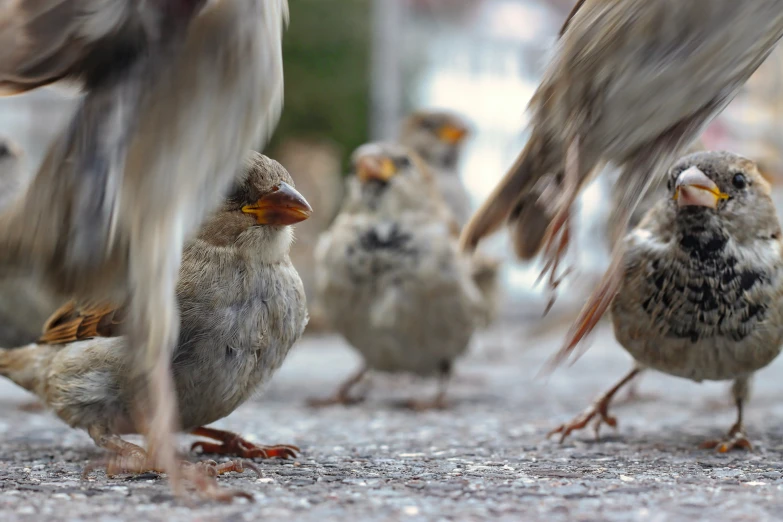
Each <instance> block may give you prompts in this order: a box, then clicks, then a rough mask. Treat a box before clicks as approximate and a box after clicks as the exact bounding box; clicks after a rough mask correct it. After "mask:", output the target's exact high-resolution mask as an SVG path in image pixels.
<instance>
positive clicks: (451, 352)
mask: <svg viewBox="0 0 783 522" xmlns="http://www.w3.org/2000/svg"><path fill="white" fill-rule="evenodd" d="M316 259H317V295H318V299H319V301H320V302H321V305H322V306H321V307H322V309H323V311H324V314H325V315H326V319H327V321H328V322H329V323H330V325H331V326H332V328H334V329H335V330H336V331H337V332H339V333H341V334H342V335H343V336H344V337H345V338H346V340H347V341H348V342H349V343H350V344H351V345H352V346H353V347H354V348H355V349H356V350H357V351H358V352H359V353H360V354H361V355H362V358H363V359H364V366H363V368H362V369H361V371H360V372H359V373H358V374H357V375H355V376H354V377H352V378H350V379H349V380H348V381H347V382H346V383H345V384H343V385H342V386H341V387H340V389H339V390H338V392H337V394H336V396H335V397H334V398H330V399H326V400H314V401H312V404H315V405H325V404H333V403H343V404H345V403H350V402H353V401H354V400H355V399H352V398H351V396H350V392H351V389H352V388H353V387H354V386H355V385H356V384H358V383H359V382H360V380H361V379H362V378H363V376H364V375H365V374H366V373H367V371H369V370H375V371H381V372H409V373H412V374H415V375H420V376H423V377H427V376H432V375H437V376H438V377H439V378H440V383H439V388H438V393H437V395H436V396H435V398H434V400H427V401H421V400H413V401H410V406H411V407H413V408H415V409H425V408H431V407H435V408H442V407H444V406H445V392H446V385H447V382H448V378H449V377H450V375H451V372H452V364H453V362H454V360H455V359H456V358H457V357H459V356H461V355H462V354H463V353H465V351H466V350H467V348H468V343H469V342H470V339H471V336H472V335H473V332H474V330H475V329H476V327H477V326H478V325H480V324H482V322H483V321H484V320H485V318H484V314H485V313H486V303H485V297H484V296H483V295H482V293H481V291H480V289H479V287H478V286H477V284H476V281H475V280H474V279H473V277H472V273H471V264H470V259H469V258H468V257H467V256H461V255H460V254H459V252H458V251H457V226H456V223H454V222H453V220H452V219H451V216H450V214H449V212H448V211H447V210H446V207H445V205H444V203H443V202H442V200H441V199H440V197H439V195H438V193H437V189H436V187H435V181H434V179H433V178H432V175H431V174H430V173H429V171H428V170H427V167H426V165H425V164H424V163H423V162H422V160H421V159H420V158H418V157H417V156H416V155H415V154H414V153H413V152H412V151H410V150H409V149H407V148H405V147H403V146H400V145H396V144H386V143H371V144H367V145H363V146H361V147H359V148H358V149H357V150H356V151H355V152H354V154H353V173H352V175H351V177H350V178H349V180H348V194H347V198H346V201H345V204H344V207H343V210H342V211H341V213H340V214H339V215H338V216H337V219H336V220H335V221H334V223H333V224H332V227H331V228H330V229H329V230H328V231H327V232H325V233H324V234H323V235H322V236H321V239H320V240H319V243H318V247H317V249H316Z"/></svg>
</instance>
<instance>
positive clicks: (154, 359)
mask: <svg viewBox="0 0 783 522" xmlns="http://www.w3.org/2000/svg"><path fill="white" fill-rule="evenodd" d="M156 210H158V211H159V212H156ZM167 210H168V211H170V212H172V213H171V214H168V215H166V214H163V215H161V214H160V212H166V211H167ZM176 210H177V209H171V208H169V209H147V212H143V213H142V212H137V213H135V214H134V216H133V222H132V227H131V248H130V252H131V255H132V259H131V264H130V275H131V284H132V288H133V295H132V298H131V313H130V316H129V319H130V323H131V328H130V330H129V339H130V345H131V350H130V356H131V357H133V358H134V359H133V360H132V361H131V362H132V365H131V367H130V368H131V370H132V371H133V372H134V373H133V374H132V376H131V377H132V378H133V382H134V383H135V384H136V385H137V395H136V396H135V397H134V400H135V404H134V408H135V409H134V412H135V413H137V419H136V425H137V426H139V427H140V428H141V432H142V433H143V434H144V435H145V437H146V439H147V450H148V451H149V453H150V455H151V456H152V457H153V458H154V459H155V462H156V464H157V465H158V466H160V467H161V468H162V469H164V470H166V473H167V475H168V477H169V481H170V482H171V486H172V489H173V490H174V492H175V494H179V493H182V490H181V488H180V487H179V482H180V481H179V479H180V467H179V466H177V460H176V458H175V443H176V440H175V436H174V434H175V432H176V429H177V428H178V426H177V419H178V410H177V397H176V395H175V393H174V382H173V377H172V372H171V361H172V355H171V354H172V351H173V348H174V346H175V344H176V342H177V337H178V335H179V310H178V307H177V297H176V283H177V279H178V277H179V267H180V262H181V258H182V245H183V244H184V239H185V238H184V234H185V227H184V224H183V223H182V220H183V219H184V216H178V215H177V211H176Z"/></svg>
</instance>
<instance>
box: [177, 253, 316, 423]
mask: <svg viewBox="0 0 783 522" xmlns="http://www.w3.org/2000/svg"><path fill="white" fill-rule="evenodd" d="M287 272H291V274H290V277H287ZM275 276H276V277H265V276H264V274H261V275H260V276H259V277H257V278H254V277H252V276H251V275H249V274H245V278H244V279H245V280H244V282H243V284H242V285H238V286H237V287H236V288H235V289H234V291H233V292H232V293H231V296H230V297H229V296H226V297H225V298H224V299H221V300H217V301H214V302H212V303H210V304H211V314H209V315H208V316H207V317H205V316H204V314H200V318H199V322H200V324H198V325H190V327H189V328H186V325H185V321H183V329H184V332H185V334H186V335H187V336H188V338H189V342H184V343H180V344H181V346H182V348H181V349H179V350H178V352H177V354H176V357H175V360H174V369H175V373H176V379H175V380H176V382H177V386H178V392H179V394H180V395H181V396H182V397H183V399H182V400H186V401H188V403H189V404H190V405H191V406H190V407H189V408H183V410H184V411H185V412H190V415H189V416H188V417H189V418H186V419H183V421H184V423H185V424H189V425H200V424H204V423H208V422H213V421H214V420H217V419H219V418H222V417H224V416H226V415H228V414H229V413H231V412H232V411H234V409H236V408H237V407H238V406H239V405H240V404H242V403H243V402H244V401H245V400H247V399H248V398H249V397H250V396H251V395H252V393H253V392H254V391H255V390H257V389H258V387H259V386H260V385H262V384H263V383H264V382H266V381H267V380H268V379H269V378H270V377H271V375H272V374H273V373H274V372H275V371H276V370H277V369H278V368H279V367H280V366H281V365H282V363H283V360H284V359H285V357H286V355H287V354H288V351H289V350H290V348H291V346H292V345H293V344H294V343H295V342H296V340H297V339H298V338H299V336H301V334H302V331H303V329H304V326H305V324H306V318H307V313H306V308H305V305H304V291H303V289H302V285H301V281H300V280H299V278H298V277H297V276H296V272H295V271H294V269H293V267H289V268H280V269H278V271H277V273H276V274H275ZM203 305H205V303H202V306H203ZM185 412H183V416H186V415H185Z"/></svg>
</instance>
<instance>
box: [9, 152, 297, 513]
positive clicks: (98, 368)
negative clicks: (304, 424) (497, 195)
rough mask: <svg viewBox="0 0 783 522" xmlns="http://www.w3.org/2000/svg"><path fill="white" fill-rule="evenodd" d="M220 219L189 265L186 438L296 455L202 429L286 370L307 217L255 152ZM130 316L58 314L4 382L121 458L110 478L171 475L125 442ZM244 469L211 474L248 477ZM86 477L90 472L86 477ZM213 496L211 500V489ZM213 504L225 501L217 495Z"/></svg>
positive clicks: (223, 468) (13, 353)
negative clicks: (299, 236)
mask: <svg viewBox="0 0 783 522" xmlns="http://www.w3.org/2000/svg"><path fill="white" fill-rule="evenodd" d="M238 179H239V181H238V182H237V183H235V186H234V188H233V189H232V190H231V191H230V192H229V195H228V196H227V197H226V199H225V201H224V202H223V204H222V206H221V207H220V209H219V210H218V211H217V212H215V213H214V214H213V215H212V216H211V217H209V218H208V219H207V220H206V221H205V222H204V224H203V225H202V227H201V230H200V231H199V233H198V235H197V236H196V237H195V238H194V239H193V240H191V241H190V242H189V243H188V244H187V247H186V248H185V251H184V253H183V256H182V266H181V268H180V277H179V282H178V284H177V302H178V304H179V314H180V318H181V327H180V330H179V339H178V342H177V346H176V348H175V350H174V352H173V354H172V356H171V366H172V373H173V377H174V389H175V392H176V396H177V400H178V403H179V404H180V408H179V410H178V419H177V421H178V422H177V424H178V426H180V427H181V430H183V431H188V432H191V433H193V434H195V435H200V436H204V437H207V438H209V439H214V440H217V442H216V443H215V442H207V441H200V442H196V443H195V444H194V445H193V449H196V448H201V449H202V450H203V451H204V452H205V453H221V454H228V455H234V456H239V457H245V458H252V457H264V458H266V457H283V458H286V457H291V456H295V455H296V452H297V451H298V449H297V448H296V447H295V446H290V445H279V446H260V445H255V444H252V443H250V442H248V441H246V440H244V439H243V438H241V437H240V436H238V435H236V434H233V433H229V432H225V431H221V430H216V429H213V428H209V427H207V425H208V424H210V423H212V422H215V421H217V420H218V419H222V418H223V417H226V416H227V415H229V414H230V413H231V412H233V411H234V410H235V409H236V408H237V407H239V406H240V405H241V404H242V403H243V402H245V401H246V400H247V399H249V398H250V397H251V395H252V394H253V393H254V392H255V391H257V390H258V389H259V387H260V386H261V385H262V384H264V383H265V382H267V381H268V380H269V379H270V378H271V376H272V375H273V373H274V372H275V371H276V370H277V369H278V368H279V367H280V365H281V364H282V363H283V360H284V359H285V357H286V355H287V354H288V351H289V350H290V348H291V346H292V345H293V344H294V343H295V342H296V341H297V340H298V339H299V338H300V336H301V335H302V332H303V331H304V328H305V325H306V323H307V306H306V300H305V297H304V288H303V286H302V281H301V279H300V278H299V274H298V273H297V271H296V269H295V268H294V267H293V265H292V264H291V260H290V259H289V255H288V254H289V249H290V246H291V243H292V241H293V230H292V227H291V226H290V225H293V224H295V223H298V222H301V221H304V220H305V219H307V218H308V217H309V216H310V215H311V213H312V209H311V208H310V205H309V204H308V203H307V201H306V200H305V198H304V197H303V196H302V195H301V194H299V192H297V191H296V190H295V189H294V186H293V181H292V179H291V176H290V175H289V174H288V172H287V171H286V170H285V169H284V168H283V167H282V166H281V165H280V164H279V163H277V162H275V161H273V160H271V159H269V158H267V157H265V156H262V155H261V154H257V153H253V154H252V155H251V156H250V157H249V158H248V159H247V162H246V168H245V169H244V173H243V174H242V175H240V176H239V177H238ZM130 312H131V310H130V309H129V308H128V307H127V306H114V305H113V304H111V303H108V302H96V303H87V304H79V303H75V302H69V303H66V304H65V305H63V307H62V308H60V309H59V310H58V311H57V312H56V313H55V314H54V315H53V316H52V317H51V318H50V319H49V321H48V322H47V324H46V326H45V328H44V333H43V335H42V336H41V338H40V339H39V341H38V342H37V343H33V344H30V345H28V346H24V347H21V348H16V349H10V350H8V349H5V350H0V374H2V375H3V376H5V377H7V378H9V379H10V380H12V381H13V382H15V383H16V384H18V385H19V386H21V387H23V388H25V389H27V390H29V391H31V392H33V393H34V394H36V395H37V396H38V397H39V398H40V399H41V400H42V401H43V402H44V403H45V404H46V405H47V406H48V407H49V408H51V409H52V410H53V411H54V412H55V413H56V414H57V415H58V416H59V417H60V418H61V419H62V420H63V421H65V422H66V423H68V424H69V425H70V426H72V427H74V428H80V429H83V430H85V431H86V432H87V433H88V434H89V435H90V437H91V438H92V439H93V441H94V442H95V444H96V445H98V446H99V447H101V448H104V449H106V450H108V451H109V452H111V453H112V455H113V456H114V457H115V458H114V459H112V460H111V461H110V462H113V465H111V466H110V468H109V473H110V474H113V473H118V472H143V471H147V470H150V469H152V470H156V471H166V472H167V470H163V469H161V468H160V466H159V464H158V463H157V462H156V461H155V460H154V459H150V457H149V455H148V454H147V452H145V451H144V450H143V449H142V448H141V447H139V446H136V445H134V444H131V443H129V442H127V441H125V440H123V439H122V438H121V435H122V434H126V433H139V432H140V431H141V430H142V427H141V426H139V425H138V424H137V419H138V417H137V416H135V415H134V414H133V413H134V412H133V408H134V407H136V403H135V401H134V398H135V397H134V393H135V388H134V386H133V382H132V379H131V378H130V377H131V376H130V375H129V374H128V371H127V359H126V357H125V355H124V354H125V352H126V351H127V350H128V345H129V338H128V337H127V336H124V335H122V333H123V332H124V328H123V325H124V323H126V321H127V318H128V316H129V313H130ZM242 466H243V464H242V463H241V462H240V461H234V462H228V463H225V464H220V465H217V466H216V467H214V469H213V470H212V472H213V473H217V474H221V473H225V472H227V471H241V470H242V469H243V467H242ZM88 471H89V470H88ZM207 493H215V492H210V491H207ZM215 496H216V498H218V499H223V498H226V497H225V495H223V496H220V495H215Z"/></svg>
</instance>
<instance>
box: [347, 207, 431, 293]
mask: <svg viewBox="0 0 783 522" xmlns="http://www.w3.org/2000/svg"><path fill="white" fill-rule="evenodd" d="M422 254H423V252H422V248H421V246H420V245H417V244H416V242H415V240H414V234H413V232H412V231H409V230H406V229H405V228H404V227H402V226H401V225H400V224H398V223H395V222H383V223H380V224H377V225H375V226H372V227H369V228H367V229H364V230H362V231H360V232H359V234H358V235H357V238H356V240H355V241H353V242H351V243H350V244H348V245H347V246H346V249H345V260H346V273H347V276H348V278H349V279H350V281H351V283H352V284H353V285H354V286H355V288H357V289H358V290H359V291H361V292H362V293H367V294H373V293H377V292H378V291H382V290H383V289H385V288H387V287H388V286H389V285H395V284H400V283H401V282H402V281H403V280H405V279H406V276H407V274H411V273H413V272H415V271H416V269H417V267H418V265H419V263H420V260H421V256H422Z"/></svg>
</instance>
